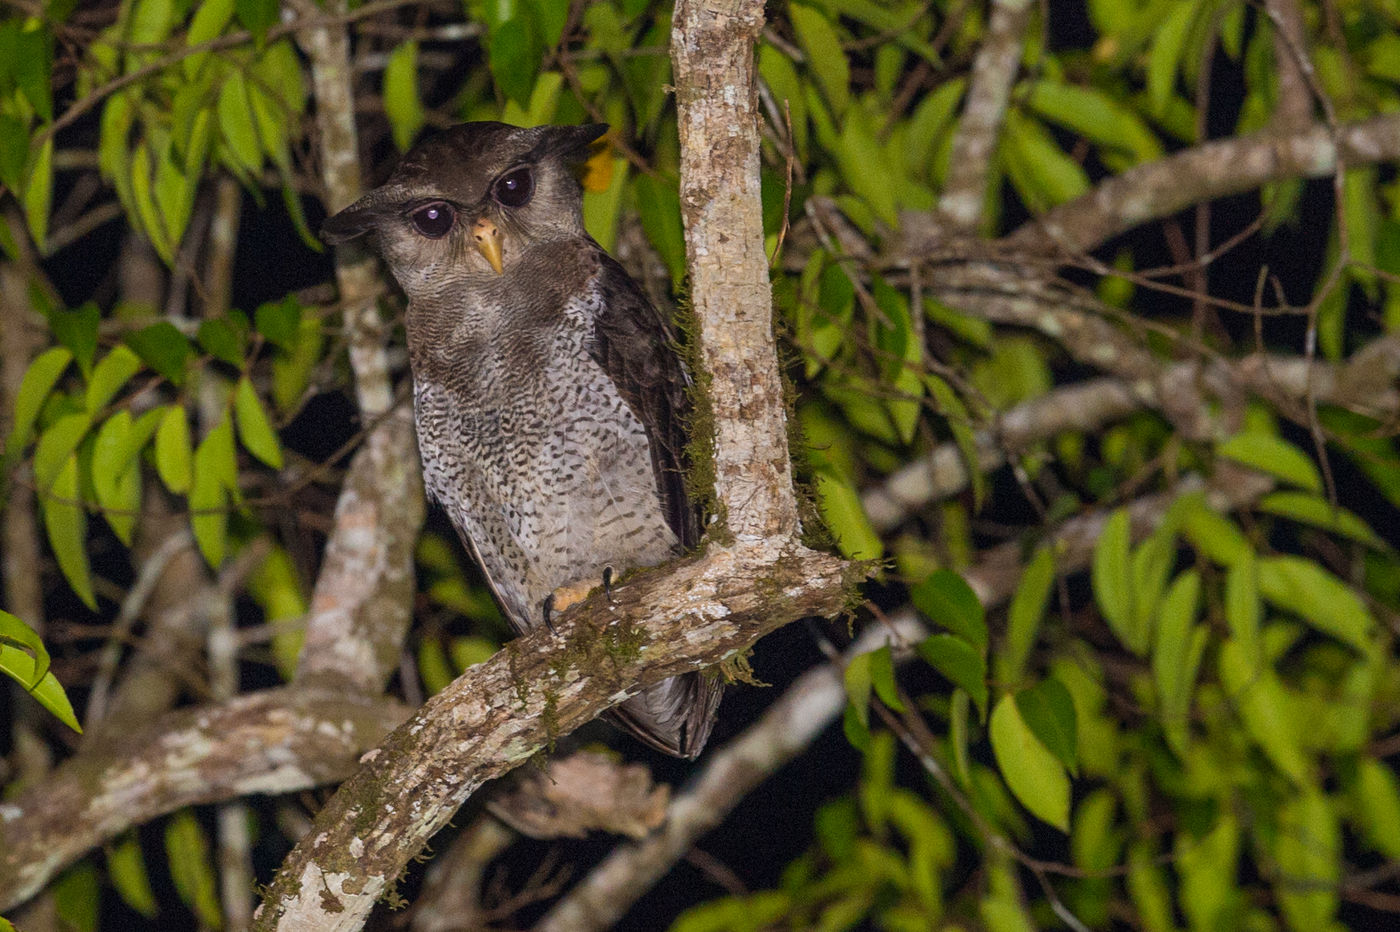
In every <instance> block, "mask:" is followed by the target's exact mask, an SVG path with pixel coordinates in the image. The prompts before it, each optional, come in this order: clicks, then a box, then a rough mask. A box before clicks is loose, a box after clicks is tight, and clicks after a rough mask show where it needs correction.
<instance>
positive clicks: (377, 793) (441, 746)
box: [254, 542, 860, 932]
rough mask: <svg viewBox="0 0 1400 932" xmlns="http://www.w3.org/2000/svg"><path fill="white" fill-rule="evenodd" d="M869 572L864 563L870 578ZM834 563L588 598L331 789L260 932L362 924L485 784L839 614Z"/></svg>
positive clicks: (819, 560) (841, 591)
mask: <svg viewBox="0 0 1400 932" xmlns="http://www.w3.org/2000/svg"><path fill="white" fill-rule="evenodd" d="M859 569H860V568H857V570H859ZM852 575H853V574H852V572H851V569H850V568H849V567H848V565H847V564H846V563H845V562H844V561H843V560H841V559H840V558H838V557H834V556H830V555H828V554H821V553H816V552H814V551H810V550H806V549H802V548H798V547H795V546H791V545H789V546H788V547H786V548H784V547H781V546H775V545H773V544H771V543H769V542H763V543H760V544H758V545H755V546H752V547H746V548H741V549H732V550H730V549H723V548H719V547H712V548H710V551H709V552H707V553H705V554H703V555H697V556H693V557H690V558H687V559H684V560H681V561H678V562H677V563H675V564H673V565H671V566H669V567H664V568H662V569H660V570H652V571H649V572H647V573H643V574H641V575H638V576H636V577H634V578H633V580H632V581H631V582H629V583H628V584H627V585H626V586H623V587H620V588H617V589H615V590H613V597H614V598H613V600H612V601H607V600H601V599H590V600H588V601H587V602H585V603H583V604H582V605H579V606H576V607H574V608H571V609H569V611H567V612H565V613H564V614H563V615H562V616H560V617H559V619H558V620H557V621H556V629H557V631H558V634H557V635H556V634H551V633H550V632H549V631H548V630H538V631H535V632H534V633H532V634H530V635H527V636H525V637H522V638H520V639H518V640H516V641H514V642H512V643H511V644H509V645H508V646H507V647H506V649H505V650H502V651H500V652H499V653H497V654H496V656H495V657H493V658H491V659H490V660H488V661H486V662H485V663H482V664H479V665H477V666H475V667H472V668H471V669H470V670H468V671H467V672H466V673H464V674H463V675H462V676H460V677H458V678H457V679H456V680H454V681H453V682H452V683H451V684H450V685H449V686H448V687H447V688H446V689H444V690H443V691H442V692H440V693H438V694H437V695H436V696H434V697H433V698H431V699H430V700H428V702H427V703H426V704H425V705H424V706H423V707H422V708H421V709H419V710H418V712H417V713H416V714H415V715H414V716H413V718H412V719H411V720H410V721H409V722H407V723H406V724H404V725H403V726H401V727H400V728H399V729H397V730H396V731H395V732H394V733H393V734H392V735H390V737H389V738H388V740H387V741H385V743H384V744H383V746H382V747H381V749H380V750H379V751H378V752H377V753H376V754H375V755H374V756H373V757H372V758H371V759H369V760H368V761H367V762H366V766H364V767H363V768H361V769H360V771H359V772H358V773H356V774H355V776H354V777H352V778H351V779H350V780H348V781H347V782H346V783H345V784H344V785H343V786H342V787H341V788H340V790H339V791H337V792H336V794H335V796H333V797H332V798H331V800H330V802H329V803H327V804H326V807H325V808H324V809H322V810H321V812H320V813H319V814H318V815H317V817H316V825H315V828H314V829H313V830H312V831H311V832H310V833H308V835H307V836H306V837H305V838H303V839H302V841H301V843H299V844H298V845H297V847H296V849H295V850H294V851H293V852H292V853H291V855H289V856H288V858H287V860H286V861H285V862H284V863H283V865H282V868H281V869H280V870H279V871H278V874H277V877H276V879H275V880H274V881H273V883H272V886H271V887H270V888H269V890H268V894H267V898H266V900H265V902H264V904H263V907H262V909H261V911H260V913H259V916H258V919H257V921H256V922H255V924H254V928H255V929H259V930H271V929H317V930H324V932H334V930H352V929H358V928H360V927H361V925H363V923H364V921H365V917H366V916H367V915H368V914H369V911H370V909H371V908H372V907H373V906H374V903H375V901H376V900H377V899H378V898H379V897H380V896H381V895H382V894H383V893H385V892H386V891H387V890H388V889H389V887H390V885H391V884H392V883H393V882H394V879H395V878H396V877H398V875H399V873H400V871H402V870H403V868H404V866H405V865H406V864H407V863H408V862H409V860H410V859H412V858H413V857H414V856H415V855H417V854H418V852H419V851H420V850H421V849H422V847H423V845H424V844H425V843H426V842H427V841H428V839H429V838H431V837H432V836H433V835H434V834H435V833H436V832H437V831H438V829H440V828H441V827H442V826H443V825H445V824H446V822H447V820H448V819H450V818H451V817H452V814H453V813H455V812H456V811H457V809H458V807H459V806H461V804H462V803H463V802H464V801H465V800H466V799H467V797H469V796H470V795H471V794H472V793H473V792H475V791H476V789H477V788H478V787H479V786H481V784H482V783H484V782H485V781H487V780H490V779H492V778H494V777H498V776H500V775H501V774H503V773H506V772H508V771H510V770H511V769H512V768H514V767H516V766H519V765H520V764H522V763H524V762H525V761H527V760H529V759H530V758H531V757H532V756H533V755H535V754H536V753H538V752H539V751H541V750H542V749H544V748H546V747H548V746H549V745H550V744H551V743H552V742H553V741H554V740H556V739H557V738H559V737H561V736H563V735H566V734H568V733H570V732H571V731H573V730H574V729H575V728H578V727H579V726H580V725H583V724H585V723H586V722H589V721H591V720H593V719H594V718H596V717H597V716H598V715H600V714H601V713H602V712H604V711H606V710H607V709H609V708H611V707H613V706H614V705H616V704H618V703H619V702H622V701H624V700H625V699H627V698H629V697H630V696H632V695H635V694H636V693H637V691H638V690H640V689H641V688H642V687H643V686H646V685H649V684H651V683H654V682H656V681H658V680H660V679H663V678H665V677H667V676H674V675H676V674H678V673H682V672H688V671H692V670H697V669H700V668H703V667H706V666H709V665H711V664H713V663H716V662H719V661H721V660H723V659H725V658H727V657H729V656H732V655H733V654H734V653H736V652H738V651H742V650H745V649H747V648H748V647H749V646H750V645H751V644H752V643H753V642H754V641H756V640H757V639H758V638H759V637H761V636H762V635H763V634H765V633H767V632H769V631H772V630H774V629H775V628H778V627H780V626H781V625H783V624H786V623H787V622H790V621H793V620H795V619H797V618H802V617H807V616H811V615H833V614H836V613H837V612H839V611H840V610H841V609H842V608H843V607H844V605H845V603H846V599H847V587H848V585H850V584H851V583H852V582H853V581H854V580H853V579H851V578H848V577H850V576H852Z"/></svg>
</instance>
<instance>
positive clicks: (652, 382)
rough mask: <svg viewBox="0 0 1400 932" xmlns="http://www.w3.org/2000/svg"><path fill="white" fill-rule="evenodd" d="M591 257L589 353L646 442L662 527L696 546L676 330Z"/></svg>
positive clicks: (620, 276)
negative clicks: (597, 300)
mask: <svg viewBox="0 0 1400 932" xmlns="http://www.w3.org/2000/svg"><path fill="white" fill-rule="evenodd" d="M592 245H593V248H595V249H597V251H598V262H599V270H598V277H599V280H598V285H599V288H600V290H601V291H602V297H603V307H602V309H601V310H600V311H599V312H598V314H597V316H596V318H595V322H594V330H593V343H592V345H591V346H590V347H589V354H590V355H591V356H592V357H593V359H594V361H595V362H597V363H598V365H600V366H602V367H603V371H604V372H606V373H607V375H608V378H610V379H611V380H612V382H613V384H614V385H615V386H617V390H618V393H619V394H621V395H622V397H623V400H625V401H626V402H627V404H628V406H629V407H631V409H632V411H633V413H634V414H636V416H637V419H638V420H640V421H641V422H642V426H643V427H644V428H646V432H647V437H648V438H649V439H650V442H651V462H652V467H653V469H654V470H655V472H656V487H657V489H658V491H659V492H660V493H661V505H662V508H664V509H665V512H666V522H667V523H668V524H669V525H670V526H671V530H673V531H675V533H676V537H677V538H678V539H679V540H680V542H681V547H682V548H683V549H686V550H689V549H690V548H692V547H694V546H695V545H696V544H697V543H699V542H700V516H699V514H698V512H697V509H696V508H695V507H694V506H693V505H692V504H691V501H690V496H689V495H688V494H687V493H686V487H685V483H686V470H687V469H688V468H689V466H690V458H689V456H688V454H687V451H686V437H687V433H688V423H687V422H688V419H689V416H690V399H689V397H688V396H687V389H688V388H689V385H690V378H689V376H688V375H687V374H686V370H685V364H684V363H683V362H682V361H681V357H680V350H679V347H678V346H677V344H676V333H675V327H674V326H672V324H671V322H670V321H669V320H667V319H666V317H665V315H663V314H662V313H661V312H659V311H658V310H657V309H656V308H655V307H654V306H653V305H652V303H651V302H650V301H648V300H647V298H646V295H644V294H642V290H641V288H639V287H638V286H637V283H636V282H635V281H633V280H632V278H631V276H629V275H628V274H627V272H626V271H625V270H624V269H623V268H622V266H621V265H619V264H618V263H617V260H615V259H613V257H612V256H609V255H608V254H607V253H606V252H604V251H603V249H602V247H600V246H598V245H597V244H596V243H594V244H592Z"/></svg>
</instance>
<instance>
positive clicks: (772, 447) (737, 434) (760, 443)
mask: <svg viewBox="0 0 1400 932" xmlns="http://www.w3.org/2000/svg"><path fill="white" fill-rule="evenodd" d="M762 26H763V4H762V2H755V0H722V2H706V3H702V2H699V0H681V2H679V3H677V4H676V14H675V21H674V24H673V26H672V30H671V58H672V62H673V66H674V68H675V76H676V106H677V109H678V111H679V117H680V139H681V189H680V198H681V216H682V218H683V219H684V221H685V238H686V259H687V261H688V264H689V269H690V280H691V294H692V297H693V299H694V302H695V314H696V317H697V318H698V320H699V325H700V328H699V330H700V332H699V335H698V336H699V343H700V350H701V355H702V356H703V359H704V364H705V369H706V371H707V372H708V373H709V376H710V383H709V386H708V389H709V392H708V394H709V401H710V406H711V410H712V413H713V416H714V422H715V453H714V472H715V493H716V494H717V495H718V497H719V500H720V502H721V503H722V507H723V510H724V512H725V513H724V514H723V515H722V520H723V521H724V522H725V525H726V526H727V529H728V531H729V533H730V534H731V535H732V536H733V537H734V538H735V539H737V540H741V541H742V540H756V539H759V538H764V537H773V536H779V537H785V536H788V535H791V534H794V533H796V531H797V502H796V499H795V497H794V496H793V491H792V464H791V461H790V460H789V458H788V444H787V426H786V415H785V412H784V406H783V383H782V377H781V375H780V374H779V371H778V359H777V356H776V354H774V353H773V352H772V351H771V347H772V345H773V296H772V293H771V290H770V288H769V284H768V257H767V255H766V254H765V253H764V250H763V212H762V201H761V200H760V197H759V171H758V158H759V113H758V94H757V86H758V85H757V81H756V76H755V69H754V54H753V43H754V40H755V39H756V38H757V36H758V33H759V30H760V29H761V28H762Z"/></svg>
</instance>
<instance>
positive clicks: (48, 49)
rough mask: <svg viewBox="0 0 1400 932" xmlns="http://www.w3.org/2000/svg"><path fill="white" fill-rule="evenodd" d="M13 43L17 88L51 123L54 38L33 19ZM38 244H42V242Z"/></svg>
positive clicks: (40, 23)
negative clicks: (51, 78) (51, 77)
mask: <svg viewBox="0 0 1400 932" xmlns="http://www.w3.org/2000/svg"><path fill="white" fill-rule="evenodd" d="M14 42H15V45H14V58H13V60H12V61H11V62H10V63H9V64H10V66H11V67H12V68H13V69H14V76H15V84H16V85H17V86H18V87H19V90H20V93H22V94H24V96H25V99H27V100H28V101H29V103H30V105H31V106H32V107H33V108H34V112H35V113H37V114H38V115H39V119H40V120H42V121H43V122H44V123H48V122H49V121H50V120H52V119H53V89H52V87H53V86H52V84H51V82H50V76H51V75H52V73H53V34H52V33H51V32H50V31H49V27H48V25H47V24H45V23H44V22H42V20H40V19H39V18H38V17H30V18H29V19H28V21H27V22H25V24H24V25H23V26H22V27H21V28H20V29H19V30H18V31H17V32H15V33H14ZM52 140H53V137H52V136H50V137H49V139H48V140H47V141H46V142H47V144H49V147H50V151H51V152H52ZM39 241H40V242H43V240H42V238H40V239H39Z"/></svg>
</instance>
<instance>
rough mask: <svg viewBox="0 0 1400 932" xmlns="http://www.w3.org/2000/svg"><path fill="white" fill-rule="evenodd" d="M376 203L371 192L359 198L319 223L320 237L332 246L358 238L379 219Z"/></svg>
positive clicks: (369, 229) (374, 225) (372, 227)
mask: <svg viewBox="0 0 1400 932" xmlns="http://www.w3.org/2000/svg"><path fill="white" fill-rule="evenodd" d="M378 206H379V205H378V204H377V203H376V200H375V199H374V195H373V193H371V194H369V195H366V196H365V197H362V198H360V199H359V200H358V201H356V202H355V203H353V204H351V205H350V206H349V207H347V208H345V209H344V210H342V211H341V212H340V213H338V214H336V215H335V216H333V217H328V218H326V222H325V223H323V224H321V239H323V240H325V241H326V242H327V243H330V244H331V245H332V246H336V245H339V244H340V243H348V242H350V240H352V239H359V238H360V237H361V236H364V235H365V234H366V233H368V232H370V231H371V230H373V229H374V228H375V227H376V226H377V225H378V221H379V210H378Z"/></svg>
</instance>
